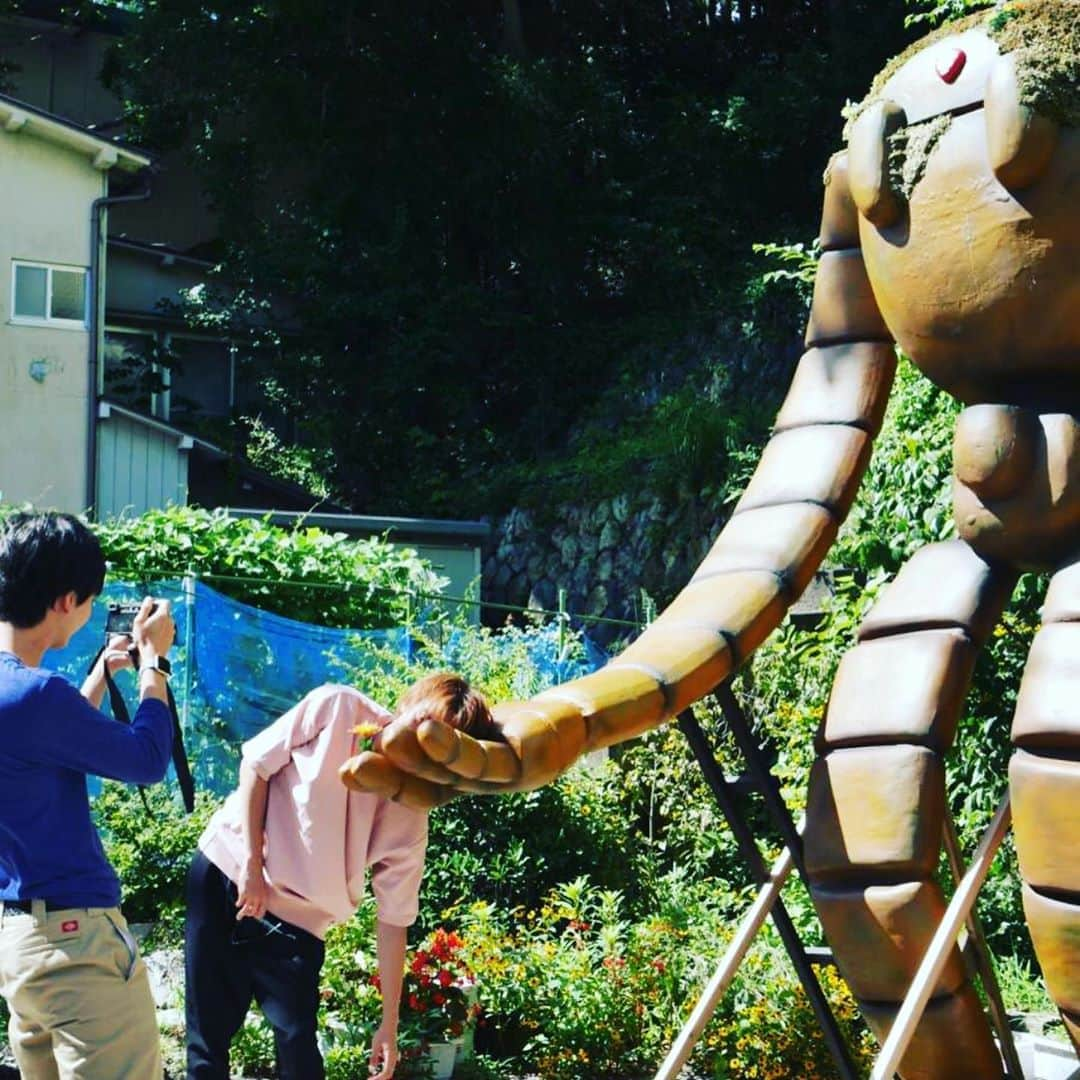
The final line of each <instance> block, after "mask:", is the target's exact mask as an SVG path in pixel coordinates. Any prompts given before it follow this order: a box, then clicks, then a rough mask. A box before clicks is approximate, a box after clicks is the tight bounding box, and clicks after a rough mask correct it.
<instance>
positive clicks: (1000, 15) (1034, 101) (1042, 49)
mask: <svg viewBox="0 0 1080 1080" xmlns="http://www.w3.org/2000/svg"><path fill="white" fill-rule="evenodd" d="M980 28H981V29H983V30H985V31H986V34H987V36H988V37H990V38H991V40H993V42H994V43H995V44H996V45H997V47H998V50H999V52H1001V53H1012V52H1015V53H1016V59H1017V74H1018V77H1019V81H1020V93H1021V99H1022V101H1023V102H1024V104H1026V105H1029V106H1031V107H1032V108H1033V109H1035V110H1037V111H1038V112H1041V113H1043V114H1044V115H1046V116H1049V117H1051V118H1052V119H1054V120H1057V121H1058V123H1060V124H1065V125H1067V126H1070V127H1076V126H1080V0H1013V2H1012V3H1008V4H1005V5H1003V6H1002V7H999V8H996V9H994V10H990V11H979V12H976V13H975V14H974V15H967V16H965V17H964V18H963V19H957V20H956V21H955V22H950V23H945V25H943V26H939V27H938V28H937V29H936V30H934V31H933V32H932V33H930V34H927V35H926V36H925V37H922V38H919V40H918V41H916V42H914V43H913V44H911V45H909V46H908V47H907V48H906V49H905V50H904V51H903V52H902V53H900V54H899V55H897V56H894V57H893V58H892V60H890V61H889V62H888V63H887V64H886V65H885V67H883V68H882V69H881V71H880V72H879V73H878V75H877V77H876V78H875V79H874V81H873V83H872V84H871V86H870V90H869V91H868V93H867V95H866V97H864V98H863V99H862V101H859V102H856V103H855V104H849V105H847V106H846V107H845V108H844V110H843V115H844V118H845V120H846V121H847V123H846V126H845V129H844V138H845V141H846V139H847V135H848V132H849V131H850V130H851V124H852V122H853V121H854V120H855V118H856V117H858V116H859V115H860V114H861V113H862V112H863V111H864V110H865V109H866V108H867V107H868V106H869V105H871V104H873V103H874V102H875V101H879V100H880V99H881V98H882V97H883V96H884V94H883V91H884V88H885V85H886V83H888V81H889V80H890V79H891V78H892V77H893V76H894V75H895V74H896V73H897V72H898V71H899V70H900V69H901V68H902V67H903V66H904V65H905V64H906V63H907V62H908V61H909V60H910V59H911V58H912V57H913V56H918V54H919V53H921V52H922V51H923V50H924V49H926V48H928V47H929V46H931V45H934V44H936V43H937V42H939V41H941V40H942V39H943V38H947V37H952V36H953V35H954V34H961V33H963V32H964V31H965V30H976V29H980Z"/></svg>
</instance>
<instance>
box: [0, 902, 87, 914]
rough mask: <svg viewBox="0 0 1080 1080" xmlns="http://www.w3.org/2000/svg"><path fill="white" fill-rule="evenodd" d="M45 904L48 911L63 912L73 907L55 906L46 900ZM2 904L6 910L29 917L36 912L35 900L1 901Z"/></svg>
mask: <svg viewBox="0 0 1080 1080" xmlns="http://www.w3.org/2000/svg"><path fill="white" fill-rule="evenodd" d="M43 903H44V904H45V910H46V911H63V910H64V909H65V908H69V907H71V905H70V904H54V903H53V902H52V901H51V900H45V901H43ZM0 904H3V905H4V907H5V908H14V909H15V910H16V911H24V912H26V914H27V915H30V914H32V913H33V911H34V901H33V900H0Z"/></svg>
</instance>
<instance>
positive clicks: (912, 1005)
mask: <svg viewBox="0 0 1080 1080" xmlns="http://www.w3.org/2000/svg"><path fill="white" fill-rule="evenodd" d="M1011 819H1012V812H1011V809H1010V807H1009V796H1008V793H1006V794H1005V795H1003V796H1002V797H1001V802H1000V803H998V808H997V811H996V813H995V814H994V818H993V820H992V821H991V822H990V824H989V826H988V827H987V829H986V832H985V833H983V837H982V839H981V840H980V841H979V846H978V847H977V848H976V850H975V854H974V855H973V856H972V858H971V865H970V866H969V867H968V869H967V872H966V873H965V874H964V876H963V877H962V878H961V879H960V882H959V884H958V885H957V886H956V892H955V893H953V898H952V900H950V901H949V906H948V907H947V908H946V909H945V915H944V916H943V917H942V920H941V922H940V923H939V924H938V928H937V930H936V931H935V932H934V936H933V937H932V938H931V939H930V944H929V945H928V946H927V949H926V954H925V955H924V956H923V958H922V963H920V964H919V970H918V971H917V972H916V973H915V978H914V979H913V980H912V982H911V986H910V987H909V989H908V993H907V997H905V998H904V1002H903V1004H902V1005H901V1006H900V1011H899V1012H898V1013H897V1014H896V1019H895V1020H894V1021H893V1025H892V1028H891V1029H890V1030H889V1035H888V1038H887V1039H886V1040H885V1043H884V1045H883V1046H882V1048H881V1053H880V1054H879V1055H878V1059H877V1061H876V1062H875V1063H874V1068H873V1071H872V1072H871V1073H870V1080H891V1077H892V1076H893V1074H894V1073H895V1072H896V1070H897V1068H898V1066H899V1065H900V1059H901V1058H902V1057H903V1056H904V1051H905V1050H906V1049H907V1047H908V1044H909V1043H910V1042H911V1037H912V1035H914V1033H915V1028H916V1027H917V1026H918V1023H919V1020H920V1019H921V1018H922V1014H923V1012H924V1011H925V1009H926V1004H927V1002H928V1001H929V1000H930V995H931V994H932V993H933V991H934V987H935V986H936V985H937V981H938V978H939V977H940V975H941V973H942V971H943V970H944V969H945V964H946V963H947V962H948V959H949V954H950V952H951V951H952V947H953V944H954V943H955V942H956V939H957V935H959V933H960V930H961V927H962V926H963V925H964V922H965V921H966V920H967V918H968V916H969V914H970V913H971V909H972V907H973V906H974V904H975V898H976V897H977V896H978V893H979V888H980V886H981V885H982V883H983V882H984V881H985V880H986V875H987V873H988V872H989V870H990V864H991V863H992V862H993V861H994V855H995V854H996V853H997V849H998V847H999V846H1000V844H1001V841H1002V839H1003V838H1004V836H1005V833H1006V831H1007V830H1008V828H1009V822H1010V821H1011ZM1014 1053H1015V1050H1014ZM1011 1070H1012V1066H1011V1065H1010V1073H1011ZM1015 1075H1016V1076H1017V1077H1022V1076H1023V1073H1022V1072H1018V1073H1016V1074H1015Z"/></svg>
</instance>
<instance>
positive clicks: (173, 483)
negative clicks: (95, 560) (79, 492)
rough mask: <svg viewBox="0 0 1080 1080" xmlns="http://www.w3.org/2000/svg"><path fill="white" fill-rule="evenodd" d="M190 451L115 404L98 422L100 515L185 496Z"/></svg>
mask: <svg viewBox="0 0 1080 1080" xmlns="http://www.w3.org/2000/svg"><path fill="white" fill-rule="evenodd" d="M187 480H188V455H187V451H186V450H181V449H180V448H179V443H178V440H177V438H176V437H175V436H174V435H172V434H170V433H169V432H166V431H160V430H157V429H155V428H153V427H149V426H147V425H144V424H140V423H139V422H138V421H137V420H132V419H130V418H129V417H127V416H123V415H121V414H120V413H118V412H116V411H115V410H114V411H112V412H111V413H110V414H109V416H108V417H106V418H104V419H102V420H100V421H99V422H98V491H97V512H98V515H99V517H102V518H108V517H119V516H121V515H127V516H132V515H138V514H142V513H144V512H145V511H147V510H150V509H154V508H158V507H162V506H166V505H168V504H170V503H173V504H180V505H183V504H185V503H186V502H187Z"/></svg>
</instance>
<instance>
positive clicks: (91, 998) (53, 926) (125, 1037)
mask: <svg viewBox="0 0 1080 1080" xmlns="http://www.w3.org/2000/svg"><path fill="white" fill-rule="evenodd" d="M0 993H2V994H3V996H4V997H5V998H7V1002H8V1006H9V1008H10V1010H11V1022H10V1024H9V1025H8V1033H9V1035H10V1038H11V1048H12V1050H13V1051H14V1053H15V1060H16V1062H17V1063H18V1066H19V1072H20V1073H21V1075H22V1080H61V1078H62V1080H160V1078H161V1075H162V1064H161V1052H160V1046H159V1041H158V1030H157V1018H156V1016H155V1013H154V1001H153V997H152V996H151V994H150V980H149V977H148V975H147V973H146V965H145V964H144V963H143V961H142V958H141V957H140V956H139V954H138V950H137V948H136V946H135V941H134V939H133V938H132V936H131V932H130V931H129V930H128V926H127V922H126V921H125V919H124V917H123V915H121V914H120V910H119V908H66V909H63V910H61V911H49V912H46V911H45V904H44V902H43V901H40V900H35V901H34V902H33V913H32V914H26V913H24V912H21V911H18V910H17V909H14V908H10V907H7V906H6V905H0Z"/></svg>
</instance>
